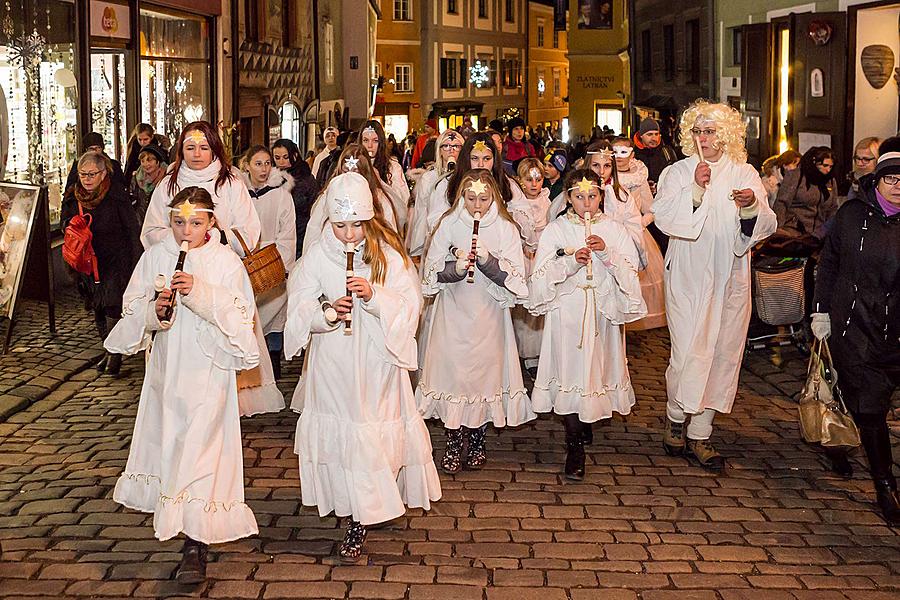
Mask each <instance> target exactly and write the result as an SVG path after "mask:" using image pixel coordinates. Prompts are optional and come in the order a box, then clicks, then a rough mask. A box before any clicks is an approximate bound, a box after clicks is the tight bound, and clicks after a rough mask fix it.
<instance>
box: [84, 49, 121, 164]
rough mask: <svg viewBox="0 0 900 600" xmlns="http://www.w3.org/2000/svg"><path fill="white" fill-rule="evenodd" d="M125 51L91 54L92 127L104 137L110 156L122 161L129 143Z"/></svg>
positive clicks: (103, 51)
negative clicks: (126, 145)
mask: <svg viewBox="0 0 900 600" xmlns="http://www.w3.org/2000/svg"><path fill="white" fill-rule="evenodd" d="M125 89H126V88H125V52H124V51H122V50H94V51H93V52H91V128H92V129H93V131H96V132H97V133H99V134H100V135H102V136H103V141H104V142H105V143H106V154H107V155H109V156H111V157H113V158H119V159H121V158H122V157H123V156H124V154H125V144H126V143H127V141H128V130H127V127H128V126H127V123H126V116H127V114H128V113H127V106H128V105H127V104H126V101H125V100H126V98H125Z"/></svg>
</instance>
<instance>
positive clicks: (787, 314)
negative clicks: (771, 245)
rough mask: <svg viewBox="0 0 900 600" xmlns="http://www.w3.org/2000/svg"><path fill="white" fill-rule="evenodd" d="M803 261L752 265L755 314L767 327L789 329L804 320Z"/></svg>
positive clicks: (804, 265) (791, 259) (790, 259)
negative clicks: (787, 326) (780, 326)
mask: <svg viewBox="0 0 900 600" xmlns="http://www.w3.org/2000/svg"><path fill="white" fill-rule="evenodd" d="M805 268H806V259H805V258H781V259H779V258H768V257H767V258H765V259H762V260H760V261H759V262H758V263H756V264H754V265H753V292H754V294H755V296H756V312H757V314H758V315H759V318H760V320H761V321H762V322H763V323H766V324H768V325H773V326H778V325H793V324H795V323H799V322H800V321H802V320H803V317H804V300H805V290H804V284H803V272H804V269H805Z"/></svg>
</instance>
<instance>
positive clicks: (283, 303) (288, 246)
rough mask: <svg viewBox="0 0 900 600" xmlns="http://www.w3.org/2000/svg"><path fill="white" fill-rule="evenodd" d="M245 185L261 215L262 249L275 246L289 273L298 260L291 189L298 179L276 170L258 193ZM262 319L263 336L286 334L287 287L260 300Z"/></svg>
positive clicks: (271, 291) (258, 305) (280, 286)
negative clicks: (284, 332)
mask: <svg viewBox="0 0 900 600" xmlns="http://www.w3.org/2000/svg"><path fill="white" fill-rule="evenodd" d="M244 183H246V184H247V189H248V191H249V193H250V196H251V198H252V200H253V206H254V207H255V208H256V212H257V214H258V215H259V222H260V226H261V233H260V238H261V239H260V242H259V246H260V248H264V247H266V246H268V245H270V244H275V247H276V248H278V254H280V255H281V260H282V261H283V262H284V268H285V270H286V272H290V270H291V267H293V266H294V263H295V262H296V260H297V218H296V215H295V212H294V199H293V197H292V196H291V189H292V188H293V187H294V178H293V177H291V176H290V175H289V174H287V173H285V172H284V171H281V170H279V169H272V172H271V173H270V174H269V179H268V181H266V183H265V184H264V185H263V186H261V187H260V188H259V189H255V188H254V186H253V185H252V184H251V183H250V179H249V178H248V177H247V176H246V175H244ZM256 306H257V307H258V308H259V318H260V319H261V320H262V330H263V335H269V334H270V333H279V332H282V331H284V321H285V318H286V317H287V284H286V283H284V284H282V285H279V286H278V287H275V288H272V289H271V290H269V291H267V292H264V293H262V294H260V295H259V296H258V297H257V298H256Z"/></svg>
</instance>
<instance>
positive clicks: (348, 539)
mask: <svg viewBox="0 0 900 600" xmlns="http://www.w3.org/2000/svg"><path fill="white" fill-rule="evenodd" d="M367 533H368V532H367V531H366V528H365V526H364V525H363V524H362V523H360V522H359V521H353V520H352V519H351V520H350V522H349V523H348V524H347V533H346V534H344V541H343V542H341V545H340V547H339V548H338V554H339V555H340V557H341V562H345V563H355V562H357V561H358V560H359V557H360V556H362V549H363V544H365V543H366V534H367Z"/></svg>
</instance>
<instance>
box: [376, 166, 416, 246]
mask: <svg viewBox="0 0 900 600" xmlns="http://www.w3.org/2000/svg"><path fill="white" fill-rule="evenodd" d="M389 172H390V174H391V181H390V183H388V182H387V181H382V185H384V188H385V190H386V191H387V197H388V200H390V202H391V205H392V206H393V207H394V214H395V215H396V217H397V219H396V220H395V229H396V230H397V231H398V232H400V233H403V228H404V227H406V215H407V212H408V211H409V186H408V185H407V184H406V177H405V176H404V175H403V167H401V166H400V163H399V162H397V159H396V158H394V157H391V162H390V167H389ZM389 210H390V209H389V208H388V207H385V212H389ZM401 237H402V236H401Z"/></svg>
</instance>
